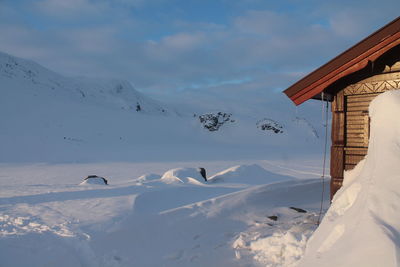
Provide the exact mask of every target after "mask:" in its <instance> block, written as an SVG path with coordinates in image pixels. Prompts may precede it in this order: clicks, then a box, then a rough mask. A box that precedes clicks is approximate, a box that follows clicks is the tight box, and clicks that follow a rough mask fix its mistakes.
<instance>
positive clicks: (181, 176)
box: [161, 168, 205, 184]
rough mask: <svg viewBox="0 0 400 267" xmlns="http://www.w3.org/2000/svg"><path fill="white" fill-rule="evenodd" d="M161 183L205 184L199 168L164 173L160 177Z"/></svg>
mask: <svg viewBox="0 0 400 267" xmlns="http://www.w3.org/2000/svg"><path fill="white" fill-rule="evenodd" d="M161 181H162V182H164V183H166V184H176V183H178V184H179V183H191V184H203V183H204V182H205V181H204V178H203V177H202V176H201V174H200V169H199V168H176V169H172V170H169V171H166V172H165V173H164V174H163V176H162V177H161Z"/></svg>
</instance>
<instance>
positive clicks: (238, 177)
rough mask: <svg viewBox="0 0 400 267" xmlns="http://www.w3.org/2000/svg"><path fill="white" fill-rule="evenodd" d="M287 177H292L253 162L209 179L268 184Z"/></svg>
mask: <svg viewBox="0 0 400 267" xmlns="http://www.w3.org/2000/svg"><path fill="white" fill-rule="evenodd" d="M287 179H290V178H289V177H288V176H283V175H278V174H276V173H272V172H269V171H267V170H266V169H264V168H262V167H260V166H259V165H257V164H252V165H239V166H234V167H232V168H229V169H227V170H224V171H222V172H219V173H217V174H215V175H213V176H211V177H210V178H209V179H208V181H209V182H210V183H222V182H225V183H245V184H266V183H272V182H276V181H283V180H287Z"/></svg>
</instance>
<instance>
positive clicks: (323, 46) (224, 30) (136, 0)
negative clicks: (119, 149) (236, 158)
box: [0, 0, 400, 92]
mask: <svg viewBox="0 0 400 267" xmlns="http://www.w3.org/2000/svg"><path fill="white" fill-rule="evenodd" d="M21 1H24V0H21ZM216 1H218V0H216ZM17 2H18V1H17ZM239 2H240V3H239ZM267 2H268V3H267ZM356 2H357V3H356V4H348V3H347V2H344V1H342V0H340V1H335V2H334V3H333V2H329V4H327V2H323V3H321V2H320V1H313V0H308V1H301V2H300V1H281V2H279V3H278V2H274V3H272V2H270V1H258V0H251V1H246V4H244V2H243V1H235V3H233V2H232V1H227V0H221V3H223V4H224V5H226V10H221V11H218V12H225V13H224V14H221V18H218V16H209V15H208V14H205V13H204V14H202V15H203V17H202V20H199V14H196V19H191V18H190V16H188V14H189V15H190V12H195V11H196V10H190V9H188V10H183V11H184V12H181V11H179V12H178V11H177V10H176V8H181V9H182V8H184V5H180V4H181V2H180V0H173V1H172V3H171V2H170V1H165V0H151V1H142V0H133V1H128V0H118V1H111V0H97V1H93V0H90V1H89V0H69V1H63V0H41V1H36V2H31V1H24V2H23V3H24V5H22V4H21V5H16V4H15V2H13V1H6V2H3V3H2V2H0V5H1V8H0V32H1V36H2V42H0V50H1V51H4V52H8V53H11V54H14V55H16V56H21V57H25V58H30V59H33V60H35V61H37V62H38V63H40V64H43V65H45V66H47V67H48V68H50V69H53V70H55V71H58V72H61V73H63V74H67V75H87V76H102V77H116V78H123V79H127V80H130V81H131V82H132V83H133V84H134V85H136V86H137V87H138V88H139V89H141V90H144V91H145V90H151V91H153V92H161V91H168V92H174V91H176V89H182V88H199V87H201V86H203V85H204V87H205V88H208V89H207V90H212V89H217V87H218V88H222V87H224V88H237V89H239V88H240V89H241V90H248V88H256V87H257V88H259V89H260V90H268V88H269V89H271V90H278V89H279V88H281V89H284V88H285V87H287V86H289V85H290V84H291V83H292V82H294V81H296V79H298V78H300V74H305V73H307V72H308V71H311V70H312V69H314V68H316V67H318V66H319V65H321V64H323V63H325V62H326V61H328V60H329V59H331V58H332V57H334V56H336V55H337V54H338V53H340V52H341V51H343V50H344V49H346V48H348V46H350V45H352V44H354V43H356V42H357V41H359V40H360V38H362V37H365V36H366V35H367V34H369V33H371V32H372V31H373V30H376V29H377V28H378V27H379V26H382V25H383V24H384V23H387V22H388V20H389V17H391V16H394V15H393V14H395V13H396V12H397V11H396V10H398V9H396V8H395V7H396V6H397V7H399V5H400V4H399V3H398V2H397V0H396V1H394V0H385V1H384V2H385V3H386V4H385V3H382V4H381V5H380V6H376V3H374V1H372V0H365V2H362V1H359V0H356ZM363 3H364V4H363ZM206 4H207V1H205V2H204V5H206ZM171 5H172V6H171ZM174 5H176V6H177V7H175V6H174ZM390 5H391V6H390ZM247 6H249V7H247ZM388 6H389V7H388ZM2 10H6V11H2ZM379 11H382V12H379ZM2 12H3V13H2ZM168 12H170V13H168ZM181 13H182V14H183V13H184V14H185V15H184V16H183V15H182V16H180V15H179V14H181ZM8 14H9V15H8ZM200 17H201V16H200ZM222 17H225V18H226V19H222ZM299 73H300V74H299ZM229 81H243V82H242V83H230V82H229ZM213 85H218V86H213ZM277 88H278V89H277ZM254 90H256V89H254Z"/></svg>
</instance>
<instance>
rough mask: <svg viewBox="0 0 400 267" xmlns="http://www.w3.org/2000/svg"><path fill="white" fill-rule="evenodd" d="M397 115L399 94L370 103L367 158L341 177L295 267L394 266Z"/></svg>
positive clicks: (398, 233) (399, 225)
mask: <svg viewBox="0 0 400 267" xmlns="http://www.w3.org/2000/svg"><path fill="white" fill-rule="evenodd" d="M399 113H400V91H388V92H385V93H383V94H381V95H379V96H378V97H376V98H375V99H374V100H373V101H372V102H371V104H370V107H369V114H370V117H371V136H370V143H369V147H368V154H367V156H366V158H365V159H364V160H363V161H361V162H360V163H359V164H358V165H357V166H356V168H355V169H353V170H352V171H349V172H346V173H345V178H344V184H343V187H342V188H341V189H340V190H339V191H338V192H337V193H336V195H335V197H334V199H333V203H332V205H331V207H330V209H329V210H328V212H327V214H326V216H325V218H324V220H323V221H322V223H321V225H320V227H319V228H318V229H317V231H316V232H315V233H314V235H313V236H312V238H311V239H310V242H309V243H308V244H307V249H306V253H305V255H304V258H303V259H302V261H301V262H300V265H299V266H321V267H323V266H364V267H368V266H371V267H372V266H387V267H391V266H393V267H394V266H398V262H399V260H398V259H399V248H400V221H399V219H398V218H399V213H400V146H399V143H400V121H399V117H398V114H399ZM349 251H351V253H349ZM338 255H340V257H338ZM366 255H368V256H366Z"/></svg>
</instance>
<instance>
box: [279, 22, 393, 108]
mask: <svg viewBox="0 0 400 267" xmlns="http://www.w3.org/2000/svg"><path fill="white" fill-rule="evenodd" d="M397 45H400V17H398V18H396V19H395V20H393V21H392V22H390V23H389V24H387V25H386V26H384V27H382V28H381V29H379V30H378V31H376V32H374V33H373V34H371V35H370V36H368V37H367V38H365V39H364V40H362V41H361V42H359V43H358V44H356V45H354V46H353V47H351V48H349V49H348V50H346V51H344V52H343V53H342V54H340V55H338V56H337V57H335V58H334V59H332V60H331V61H329V62H328V63H326V64H325V65H323V66H321V67H320V68H318V69H316V70H315V71H313V72H311V73H310V74H308V75H307V76H305V77H304V78H303V79H301V80H300V81H298V82H296V83H295V84H293V85H292V86H290V87H289V88H288V89H286V90H285V91H284V93H285V94H286V95H287V96H288V97H289V98H290V99H291V100H292V101H293V102H294V103H295V104H296V105H300V104H301V103H303V102H304V101H306V100H308V99H310V98H312V97H314V96H316V95H318V94H320V93H321V92H323V91H324V90H325V88H327V87H328V86H329V85H331V84H332V83H334V82H335V81H337V80H339V79H340V78H343V77H345V76H347V75H349V74H352V73H354V72H356V71H358V70H361V69H363V68H364V67H366V66H367V64H368V62H370V61H371V62H374V61H375V60H376V59H378V58H379V57H380V56H381V55H383V54H384V53H385V52H387V51H388V50H390V49H391V48H393V47H395V46H397Z"/></svg>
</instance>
